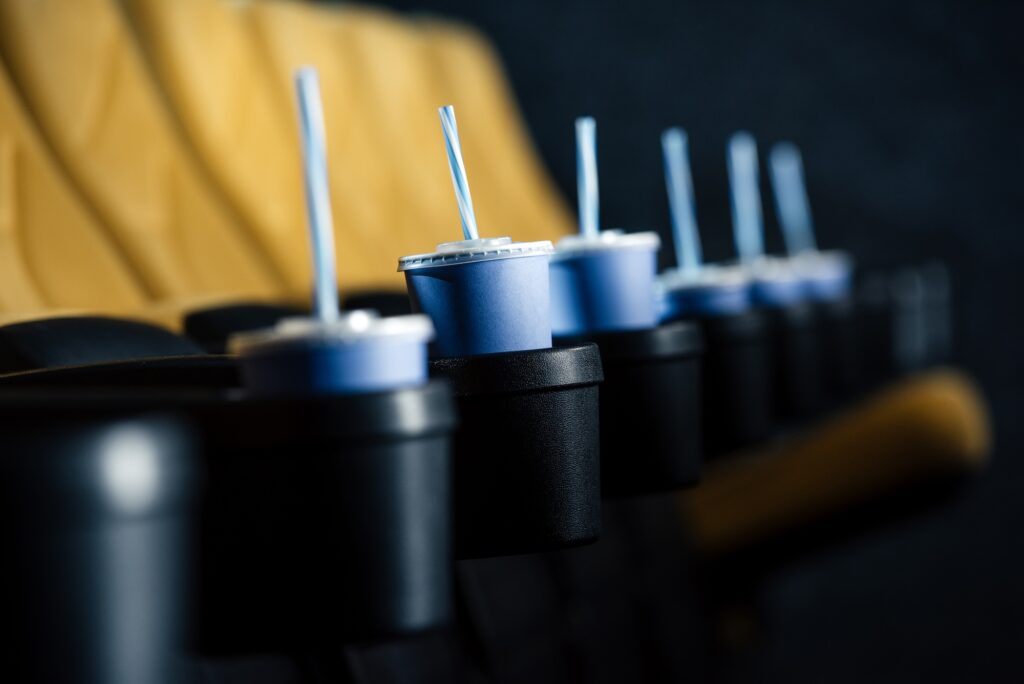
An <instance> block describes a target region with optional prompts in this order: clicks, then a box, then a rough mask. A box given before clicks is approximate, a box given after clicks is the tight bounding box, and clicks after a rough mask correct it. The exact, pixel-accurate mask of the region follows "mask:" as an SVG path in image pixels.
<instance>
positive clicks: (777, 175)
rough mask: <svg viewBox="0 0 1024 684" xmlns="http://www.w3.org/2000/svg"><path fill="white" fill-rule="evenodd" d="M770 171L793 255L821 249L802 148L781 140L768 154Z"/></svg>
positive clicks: (777, 207) (787, 242) (786, 237)
mask: <svg viewBox="0 0 1024 684" xmlns="http://www.w3.org/2000/svg"><path fill="white" fill-rule="evenodd" d="M768 170H769V171H770V172H771V177H772V189H773V190H774V191H775V208H776V210H777V211H778V212H779V223H780V224H782V236H783V237H784V238H785V239H786V251H787V252H789V254H790V256H793V255H796V254H800V253H801V252H813V251H815V250H817V249H818V245H817V242H816V241H815V239H814V222H813V221H812V220H811V203H810V201H809V200H808V199H807V187H806V185H805V184H804V164H803V161H802V160H801V159H800V150H799V149H797V146H796V145H794V144H793V143H791V142H781V143H777V144H776V145H774V146H773V147H772V151H771V153H770V154H769V155H768Z"/></svg>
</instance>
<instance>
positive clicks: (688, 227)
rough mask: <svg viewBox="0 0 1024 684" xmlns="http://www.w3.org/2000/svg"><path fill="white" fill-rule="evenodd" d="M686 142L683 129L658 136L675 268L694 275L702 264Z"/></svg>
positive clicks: (673, 129)
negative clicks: (673, 242)
mask: <svg viewBox="0 0 1024 684" xmlns="http://www.w3.org/2000/svg"><path fill="white" fill-rule="evenodd" d="M687 148H688V139H687V137H686V131H684V130H683V129H682V128H670V129H668V130H667V131H665V132H664V133H662V134H661V151H662V155H663V156H664V158H665V187H666V189H667V190H668V206H669V211H670V213H671V215H672V233H673V237H674V238H675V247H676V264H677V265H678V266H679V269H680V270H681V271H683V272H684V273H687V274H690V275H695V274H696V273H697V272H698V271H699V270H700V266H701V262H702V261H703V255H702V253H701V245H700V233H698V232H697V212H696V209H695V207H694V199H693V178H692V176H691V175H690V160H689V154H688V149H687Z"/></svg>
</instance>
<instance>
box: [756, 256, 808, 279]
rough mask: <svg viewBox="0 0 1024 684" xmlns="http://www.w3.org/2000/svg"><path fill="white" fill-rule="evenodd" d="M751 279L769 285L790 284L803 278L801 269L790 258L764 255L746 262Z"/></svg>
mask: <svg viewBox="0 0 1024 684" xmlns="http://www.w3.org/2000/svg"><path fill="white" fill-rule="evenodd" d="M743 268H745V269H746V271H747V273H748V274H749V276H750V279H751V280H753V281H754V282H757V283H766V284H769V285H788V284H790V283H798V282H800V280H802V276H801V274H800V272H799V270H798V269H797V268H796V267H795V265H794V264H793V262H791V261H790V260H789V259H782V258H779V257H773V256H763V257H760V258H759V259H757V260H756V261H753V262H751V263H749V264H744V265H743Z"/></svg>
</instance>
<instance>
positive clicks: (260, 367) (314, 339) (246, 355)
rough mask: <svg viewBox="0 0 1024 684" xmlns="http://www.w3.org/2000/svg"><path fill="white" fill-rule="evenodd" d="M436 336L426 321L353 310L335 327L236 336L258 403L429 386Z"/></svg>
mask: <svg viewBox="0 0 1024 684" xmlns="http://www.w3.org/2000/svg"><path fill="white" fill-rule="evenodd" d="M431 337H433V326H432V325H431V323H430V320H429V319H428V318H427V317H426V316H419V315H412V316H396V317H392V318H380V317H379V316H377V314H376V312H373V311H352V312H349V313H347V314H344V315H342V317H341V318H340V319H339V320H337V321H334V322H330V323H324V322H322V321H318V320H316V319H311V318H288V319H285V320H283V321H281V322H280V323H279V324H278V325H277V326H275V327H274V328H270V329H267V330H257V331H254V332H247V333H242V334H239V335H235V336H234V337H232V338H231V340H230V342H229V349H230V350H231V352H232V353H234V354H236V355H237V356H238V359H239V363H240V366H241V371H242V382H243V385H244V386H245V388H246V389H247V390H248V392H249V393H250V394H251V395H252V396H259V397H271V396H273V397H280V396H309V395H323V394H358V393H363V392H381V391H385V390H391V389H398V388H401V387H413V386H417V385H422V384H424V383H426V382H427V342H428V341H429V340H430V338H431Z"/></svg>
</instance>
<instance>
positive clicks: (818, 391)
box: [765, 302, 824, 423]
mask: <svg viewBox="0 0 1024 684" xmlns="http://www.w3.org/2000/svg"><path fill="white" fill-rule="evenodd" d="M765 315H766V316H767V317H768V322H769V329H770V333H769V336H770V340H771V346H772V367H773V369H774V374H775V377H774V379H773V382H772V385H773V387H774V390H775V404H776V410H777V417H778V418H780V419H781V420H783V421H787V422H789V423H793V422H799V421H803V420H806V419H808V418H812V417H814V415H815V414H817V413H818V412H819V411H821V409H822V400H823V396H824V393H823V391H822V377H821V372H822V369H821V348H820V339H819V337H820V330H819V327H818V316H817V312H816V309H815V306H814V304H812V303H810V302H801V303H797V304H791V305H789V306H785V307H778V308H769V309H765Z"/></svg>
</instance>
